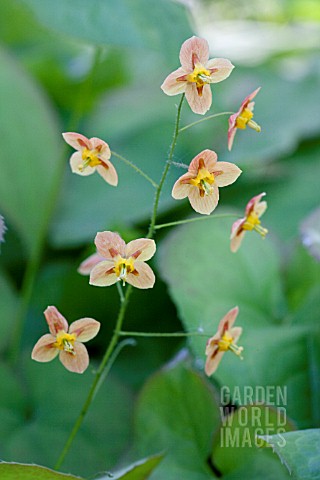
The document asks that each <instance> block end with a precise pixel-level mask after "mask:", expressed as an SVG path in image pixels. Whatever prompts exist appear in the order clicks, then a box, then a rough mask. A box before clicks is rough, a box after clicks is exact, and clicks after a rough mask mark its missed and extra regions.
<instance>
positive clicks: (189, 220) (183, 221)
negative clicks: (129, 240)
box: [154, 213, 239, 230]
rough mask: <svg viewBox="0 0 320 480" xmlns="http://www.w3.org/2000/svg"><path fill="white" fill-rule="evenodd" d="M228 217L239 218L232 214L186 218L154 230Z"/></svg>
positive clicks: (159, 226) (157, 226)
mask: <svg viewBox="0 0 320 480" xmlns="http://www.w3.org/2000/svg"><path fill="white" fill-rule="evenodd" d="M228 217H231V218H239V215H235V214H234V213H218V214H216V215H206V216H205V217H194V218H187V219H186V220H177V221H176V222H169V223H161V224H160V225H155V226H154V229H155V230H159V229H160V228H166V227H174V226H175V225H183V224H184V223H193V222H198V221H199V220H212V219H217V218H228Z"/></svg>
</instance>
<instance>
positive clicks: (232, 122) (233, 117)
mask: <svg viewBox="0 0 320 480" xmlns="http://www.w3.org/2000/svg"><path fill="white" fill-rule="evenodd" d="M237 116H238V114H237V113H234V114H233V115H231V116H230V117H229V129H228V150H229V151H231V149H232V145H233V141H234V137H235V136H236V133H237V127H236V121H237Z"/></svg>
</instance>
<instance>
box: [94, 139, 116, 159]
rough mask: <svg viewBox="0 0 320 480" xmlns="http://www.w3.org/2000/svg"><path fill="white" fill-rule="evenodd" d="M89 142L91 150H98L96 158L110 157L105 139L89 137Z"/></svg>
mask: <svg viewBox="0 0 320 480" xmlns="http://www.w3.org/2000/svg"><path fill="white" fill-rule="evenodd" d="M90 144H91V149H92V150H98V151H99V153H98V155H97V157H98V158H100V159H101V160H103V161H107V160H109V158H110V157H111V152H110V148H109V145H108V144H107V143H106V142H105V141H103V140H101V139H100V138H97V137H92V138H90Z"/></svg>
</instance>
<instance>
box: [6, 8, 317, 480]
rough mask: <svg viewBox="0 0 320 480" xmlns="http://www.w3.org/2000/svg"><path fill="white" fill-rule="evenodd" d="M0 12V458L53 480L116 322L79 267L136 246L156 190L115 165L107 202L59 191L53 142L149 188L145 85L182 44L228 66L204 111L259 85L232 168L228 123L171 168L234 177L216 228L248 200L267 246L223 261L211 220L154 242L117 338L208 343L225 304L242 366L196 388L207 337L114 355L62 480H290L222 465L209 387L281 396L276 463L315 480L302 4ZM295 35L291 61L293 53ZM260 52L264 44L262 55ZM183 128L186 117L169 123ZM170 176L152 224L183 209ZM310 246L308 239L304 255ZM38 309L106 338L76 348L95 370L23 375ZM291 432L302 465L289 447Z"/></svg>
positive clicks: (159, 77) (254, 452) (255, 467)
mask: <svg viewBox="0 0 320 480" xmlns="http://www.w3.org/2000/svg"><path fill="white" fill-rule="evenodd" d="M0 8H1V15H0V42H1V44H0V103H1V109H0V145H1V152H2V155H1V175H0V213H1V214H3V215H4V217H5V220H6V223H7V226H8V232H7V233H6V243H5V244H4V245H3V246H2V249H1V257H0V261H1V264H0V298H1V322H0V351H1V363H0V376H1V377H0V378H1V385H2V388H1V391H0V414H1V420H2V422H1V428H0V458H1V459H3V460H5V461H7V462H11V461H15V462H25V463H38V464H40V465H45V466H47V467H50V468H52V467H53V465H54V463H55V461H56V459H57V457H58V455H59V453H60V452H61V449H62V447H63V444H64V442H65V440H66V438H67V435H68V433H69V432H70V429H71V427H72V425H73V422H74V420H75V418H76V416H77V415H78V412H79V410H80V408H81V405H82V402H83V400H84V397H85V394H86V391H87V388H88V385H89V384H90V382H91V378H92V371H93V370H94V368H95V364H96V362H97V361H98V360H99V359H100V357H101V354H102V353H103V351H104V348H105V345H106V342H107V341H108V338H110V334H111V332H112V330H113V328H114V319H115V316H116V313H117V310H118V297H117V292H116V289H115V288H110V289H99V288H95V287H92V286H89V285H88V279H87V278H85V277H81V276H80V275H78V274H77V272H76V269H77V267H78V265H79V263H80V261H81V260H83V259H84V258H85V257H86V256H87V255H88V254H89V253H92V252H93V239H94V236H95V233H96V232H97V231H99V230H100V231H101V230H116V231H118V232H119V233H121V234H122V235H123V236H124V238H125V239H126V240H131V239H133V238H136V237H137V236H143V235H145V233H146V229H147V227H148V219H149V217H150V210H151V204H152V201H153V195H154V192H153V189H152V187H151V186H150V185H149V184H148V183H146V182H145V180H144V179H143V178H142V177H140V176H138V175H137V174H136V173H135V172H133V171H132V170H130V169H128V167H127V166H126V165H124V164H122V163H120V161H119V160H118V159H115V158H114V164H115V166H116V168H117V170H118V173H119V178H120V182H119V187H118V188H117V189H113V188H112V187H109V186H106V184H105V183H104V182H103V180H101V178H100V177H98V176H92V177H89V178H81V177H78V176H76V175H72V174H71V172H70V170H69V166H68V161H67V160H68V157H69V155H70V153H71V151H69V149H68V148H67V147H66V146H65V145H64V143H63V140H62V137H61V132H63V131H68V130H75V131H80V132H82V133H83V134H85V135H86V136H88V137H90V136H98V137H101V138H103V139H104V140H106V141H107V142H108V143H109V144H110V146H111V149H112V150H114V151H116V152H119V153H120V154H122V155H124V156H125V157H127V158H129V159H130V160H131V161H133V162H134V163H136V164H137V165H138V166H139V167H141V168H142V169H143V170H144V171H145V172H146V173H147V174H148V175H150V176H151V177H152V178H153V179H155V181H157V180H158V179H159V177H160V175H161V172H162V169H163V164H164V161H165V159H166V155H167V150H168V145H169V143H170V140H171V135H172V129H173V120H174V115H175V104H176V98H170V97H165V96H164V95H163V93H162V92H161V90H160V88H159V86H160V85H161V83H162V81H163V79H164V78H165V76H166V75H167V74H168V73H169V72H170V71H171V70H173V69H174V68H177V66H178V53H179V49H180V45H181V43H182V42H183V41H184V40H185V39H186V38H188V37H190V36H191V35H192V34H194V33H196V34H198V35H199V36H203V37H206V38H208V40H209V41H210V47H211V51H212V56H227V57H228V58H230V59H231V61H232V62H233V63H234V64H236V69H235V70H234V72H233V73H232V75H231V77H230V78H229V79H228V80H227V81H226V82H224V83H222V84H217V85H215V86H214V89H213V108H212V113H214V112H219V111H229V110H236V109H237V108H238V105H239V103H240V102H241V101H242V99H243V97H244V96H246V95H247V94H248V93H250V92H251V91H252V90H254V89H255V88H256V87H257V86H261V87H262V89H261V92H260V93H259V96H258V97H257V99H256V108H255V118H256V119H257V121H258V123H259V124H261V125H262V133H261V134H260V135H258V134H256V133H255V132H251V131H246V132H243V133H242V132H241V133H239V134H238V135H237V137H236V140H235V145H234V149H233V151H232V153H229V152H227V146H226V131H227V121H226V118H227V117H221V118H219V119H216V120H214V121H212V122H211V121H209V122H205V123H203V124H200V125H198V126H196V127H195V128H193V129H190V130H188V133H182V134H181V136H180V137H179V142H178V148H177V150H176V154H175V157H176V158H175V160H176V161H180V162H183V163H189V161H190V160H191V159H192V157H193V156H194V155H195V154H197V153H198V152H199V151H200V150H203V149H204V148H211V149H214V150H215V151H217V153H218V156H219V159H220V160H225V161H234V162H235V163H237V164H238V165H239V166H240V168H241V169H242V170H243V174H242V176H241V177H240V179H239V181H238V182H237V183H236V184H235V185H233V186H232V187H230V188H226V189H223V191H222V193H221V204H222V207H218V210H217V212H218V213H219V211H220V212H225V211H239V213H241V212H242V210H243V208H244V206H245V204H246V203H247V201H248V199H249V198H250V197H251V196H252V195H255V194H257V193H260V192H262V191H266V192H267V194H268V195H267V200H268V203H269V209H268V211H267V213H266V215H265V217H264V223H265V226H267V228H268V229H269V231H270V234H269V236H268V238H267V239H266V240H265V241H264V242H262V241H261V239H260V238H257V237H254V235H252V236H247V237H246V239H245V242H244V244H243V247H242V249H241V250H240V251H239V252H238V253H237V255H233V254H231V253H230V252H229V245H228V237H229V230H230V222H227V221H221V220H214V219H212V220H208V221H206V222H199V223H196V224H192V225H186V226H182V227H179V228H176V229H175V230H172V231H169V230H161V232H159V233H158V234H157V238H156V240H157V244H158V246H159V253H158V255H157V257H156V260H155V261H154V262H153V265H152V266H153V268H154V269H155V270H156V272H157V283H156V287H155V288H154V289H153V290H152V291H150V292H135V293H134V295H133V297H132V303H131V307H130V309H129V314H128V317H127V319H126V324H125V327H126V329H127V330H141V331H154V332H161V331H162V332H164V331H166V332H170V331H172V332H173V331H180V330H181V329H182V328H184V329H186V330H187V331H196V330H198V329H199V327H201V328H202V329H203V330H204V331H205V332H207V333H208V336H210V335H212V334H213V333H214V332H215V330H216V325H217V323H218V321H219V319H220V318H221V317H222V316H223V315H224V314H225V312H226V311H227V310H228V309H229V308H231V307H233V306H234V305H236V304H237V305H239V307H240V316H239V324H240V325H242V326H243V327H244V329H245V330H244V335H243V342H242V343H243V346H244V347H245V350H244V352H245V360H244V361H243V362H239V361H238V360H237V359H236V358H230V357H231V355H230V356H229V357H228V355H226V356H225V357H226V358H225V359H224V361H223V363H222V364H221V366H220V368H219V370H218V372H217V375H215V376H214V380H208V379H205V378H204V375H203V373H202V367H203V362H204V347H205V339H204V337H194V338H192V340H190V342H184V341H182V340H181V339H180V340H179V339H173V338H171V339H169V338H167V339H166V338H162V339H139V341H138V342H137V346H136V347H134V348H126V349H125V350H123V352H122V353H121V355H120V357H119V358H118V359H117V362H116V363H115V365H114V368H113V372H112V378H109V379H108V381H107V382H106V383H105V384H103V385H102V386H101V389H100V391H99V392H98V395H97V398H96V399H95V402H94V405H93V408H92V409H91V410H90V413H89V415H88V418H87V419H86V422H85V424H84V425H83V428H82V430H81V432H80V434H79V436H78V437H77V439H76V441H75V444H74V446H73V448H72V450H71V451H70V454H69V455H68V457H67V459H66V462H65V464H64V466H63V470H64V471H66V472H72V473H73V474H74V475H81V476H82V477H86V478H92V477H93V476H94V475H96V474H97V473H99V475H100V476H102V475H107V473H106V472H108V471H109V470H113V471H116V470H118V474H117V476H116V478H128V480H129V479H130V480H131V479H132V480H134V479H136V480H139V479H142V478H148V477H147V476H150V475H151V476H150V478H151V479H154V480H161V479H163V478H166V479H168V480H170V479H171V478H172V480H174V479H177V478H182V477H183V478H184V479H185V480H204V479H210V478H215V476H217V475H219V474H220V473H222V474H223V476H224V477H225V478H226V479H230V480H232V479H233V478H234V479H235V478H246V480H248V479H249V480H250V479H251V478H252V479H256V478H262V476H263V478H270V479H271V478H277V479H278V478H279V479H280V478H287V477H288V473H287V470H286V468H285V467H284V466H283V465H282V464H281V462H279V461H278V459H277V457H276V456H274V455H273V454H272V453H271V449H265V450H264V451H263V453H262V450H261V449H255V448H250V449H248V448H247V449H243V450H242V449H240V450H236V452H234V451H233V452H230V451H229V452H228V451H222V449H221V448H219V446H218V443H219V442H218V440H217V438H218V437H217V435H218V433H217V432H218V431H219V428H220V424H221V418H220V411H219V386H221V385H229V386H230V388H232V387H233V386H237V385H240V386H242V385H252V386H255V385H279V386H287V388H288V405H287V415H288V417H289V423H288V426H287V428H288V430H292V429H294V428H298V429H308V430H305V433H300V432H295V433H294V432H293V433H288V434H287V435H288V449H287V450H284V451H283V458H284V459H285V463H287V464H288V465H289V467H290V465H291V462H292V466H291V467H290V468H291V470H292V471H293V472H294V474H295V475H296V476H297V478H304V479H307V478H320V473H319V471H320V467H319V463H317V462H318V460H317V458H318V457H317V454H316V447H314V446H315V445H318V444H319V438H318V437H319V435H318V433H315V432H318V431H317V430H315V429H316V428H317V427H318V428H319V427H320V425H319V423H320V418H319V411H318V408H317V405H319V401H320V384H319V378H320V375H319V373H320V354H319V347H320V332H319V321H318V320H319V313H320V311H319V300H318V299H319V292H320V267H319V263H317V260H316V259H315V258H314V257H313V256H312V255H311V254H310V253H309V251H308V250H307V249H306V248H305V246H303V244H302V242H301V233H300V229H301V225H302V222H303V221H304V219H305V218H307V217H308V215H310V213H311V212H312V211H313V210H314V209H315V208H316V207H317V206H318V204H319V192H318V178H319V175H320V167H319V165H320V163H319V154H320V141H319V131H320V115H319V107H318V104H317V102H316V98H317V92H318V91H319V87H320V62H319V48H318V45H319V42H317V41H316V39H319V37H320V33H319V32H320V28H319V23H317V21H319V18H320V16H319V5H318V3H317V2H316V1H312V0H309V1H308V2H305V1H302V0H295V1H294V2H289V1H282V2H267V4H266V2H260V1H259V2H255V5H254V8H251V7H250V10H248V8H247V2H236V3H235V2H234V1H232V0H228V1H223V2H222V1H215V2H212V1H206V2H195V5H194V8H193V10H192V11H191V12H190V11H189V10H187V8H186V7H184V6H183V5H182V4H179V3H176V2H172V1H170V0H161V1H160V0H157V1H155V2H150V1H148V0H137V1H135V2H131V1H130V0H121V1H117V2H106V1H103V0H90V2H88V1H86V0H68V1H66V0H61V1H60V0H59V1H55V2H54V3H53V2H51V1H49V0H2V2H1V7H0ZM241 26H242V27H241ZM240 27H241V28H242V30H241V28H240ZM298 27H299V28H300V29H301V30H300V31H299V32H300V34H301V35H302V36H301V35H300V37H299V38H300V39H301V38H302V41H301V40H299V45H298V44H297V43H296V42H294V41H290V39H291V38H293V37H294V35H293V28H298ZM268 29H269V30H268ZM230 32H232V34H231V35H230ZM239 32H240V33H239ZM241 32H242V34H241ZM264 32H273V34H271V35H270V36H267V37H264ZM241 35H242V36H241ZM292 35H293V37H292ZM226 37H227V38H229V40H228V42H227V41H225V42H223V39H225V38H226ZM252 38H254V40H255V41H254V42H253V41H251V42H250V39H252ZM265 38H268V39H271V38H273V39H275V40H276V42H275V43H276V47H275V46H274V44H273V43H272V41H271V40H270V42H268V41H265ZM239 39H240V40H242V41H243V43H241V42H240V43H239ZM288 39H289V40H288ZM239 45H240V46H241V45H242V48H239ZM260 45H263V48H262V47H261V48H260ZM228 49H229V50H228ZM194 120H195V118H194V115H193V114H192V113H191V111H190V110H189V108H188V106H184V109H183V124H187V123H189V122H192V121H194ZM180 174H181V170H180V169H177V168H176V167H173V168H172V169H171V172H170V175H169V177H168V180H167V184H166V188H165V189H164V192H163V195H162V198H161V219H160V220H161V222H162V221H163V222H165V221H172V220H176V219H181V218H184V217H186V216H188V215H189V214H190V213H191V209H190V206H189V204H188V203H187V202H174V201H173V200H172V199H171V196H170V191H171V188H172V185H173V183H174V181H175V180H176V179H177V177H178V176H179V175H180ZM308 235H309V234H308ZM317 235H319V232H317V231H316V233H315V234H314V235H313V236H311V237H310V235H309V237H308V236H307V238H305V242H306V243H308V244H309V245H310V244H314V243H315V242H317V241H318V242H319V240H316V239H317V238H318V237H317ZM41 245H44V251H43V255H42V260H41V264H40V269H39V272H38V274H37V277H36V283H35V288H34V289H33V294H32V298H31V301H30V305H29V307H28V312H27V320H26V322H25V326H24V330H23V342H22V344H23V345H22V353H21V356H20V357H19V361H18V362H16V363H15V364H14V365H13V364H12V362H11V363H10V362H9V361H8V358H9V357H10V355H9V351H10V346H11V344H12V342H13V341H14V338H12V331H13V329H14V324H15V319H16V316H17V310H18V306H19V299H20V297H21V286H22V283H23V275H24V272H25V269H26V265H27V264H28V262H29V261H30V258H34V257H35V256H37V255H38V253H39V251H40V250H41ZM168 293H169V295H168ZM47 305H56V306H57V307H58V308H59V310H61V312H62V313H63V314H64V315H65V316H66V318H68V320H70V321H73V320H76V319H78V318H80V317H84V316H92V317H94V318H96V319H97V320H99V321H100V322H101V323H102V330H101V333H100V335H99V336H98V338H97V339H95V340H94V341H93V342H92V343H91V344H90V345H89V349H90V354H91V358H92V363H91V369H89V371H88V372H87V373H86V374H85V375H84V376H81V377H76V378H75V376H73V375H71V374H69V373H68V372H65V371H64V370H63V368H62V366H61V365H60V364H59V362H54V363H52V364H50V365H39V364H35V363H32V361H31V359H30V351H31V348H32V346H33V344H34V343H35V341H36V340H37V339H38V337H39V336H40V335H42V334H43V333H44V332H45V330H46V325H45V323H44V318H43V314H42V312H43V311H44V309H45V308H46V307H47ZM241 340H242V339H241ZM159 369H161V370H160V371H159ZM155 432H156V435H155ZM303 432H304V430H303ZM294 435H296V436H294ZM300 435H302V436H303V438H304V439H306V438H307V440H305V441H306V442H307V445H309V447H308V449H306V448H305V447H304V446H303V447H301V442H302V440H300V438H302V437H300ZM304 435H305V436H304ZM308 435H310V439H311V440H310V439H309V437H308ZM289 436H290V437H289ZM289 439H290V440H289ZM291 439H293V440H292V441H291ZM271 443H272V442H271ZM313 447H314V448H315V450H314V451H312V449H313ZM295 449H298V451H299V452H300V454H301V455H299V456H296V455H295V453H294V452H295V451H296V450H295ZM79 451H80V452H81V459H80V460H79ZM159 452H164V453H166V455H165V457H164V459H162V458H160V457H159V458H158V457H152V455H154V454H156V453H159ZM308 452H310V459H309V457H308V455H309V453H308ZM150 455H151V457H150V459H148V457H149V456H150ZM306 457H307V458H308V460H305V458H306ZM141 458H145V461H143V462H142V463H141V464H138V465H135V464H134V462H136V461H137V460H138V459H141ZM297 458H299V461H300V464H301V465H296V461H297ZM130 462H131V463H133V466H132V467H131V468H130V469H129V470H127V465H128V463H130ZM159 462H160V463H159ZM306 462H309V463H308V465H309V466H308V467H305V465H306ZM158 463H159V465H158ZM0 467H2V468H3V473H2V474H1V475H3V478H8V479H9V480H10V479H11V478H15V477H14V476H13V475H16V474H17V471H16V470H15V468H18V467H16V466H14V465H13V466H7V465H6V464H3V465H0ZM290 468H289V469H290ZM119 472H120V473H119ZM34 473H35V472H33V471H32V472H31V475H33V474H34ZM38 473H39V472H37V474H38ZM28 474H30V472H29V473H28V472H27V473H26V476H25V477H23V478H26V479H27V478H29V477H28V476H27V475H28ZM42 474H43V476H42V477H41V476H40V474H39V478H44V479H45V478H48V477H46V475H47V473H46V472H42ZM5 475H7V477H5ZM10 475H11V476H10ZM311 475H313V476H311ZM21 478H22V477H21ZM50 478H51V477H50ZM58 478H59V477H58V476H57V479H58ZM61 478H68V477H61ZM104 478H108V477H106V476H104Z"/></svg>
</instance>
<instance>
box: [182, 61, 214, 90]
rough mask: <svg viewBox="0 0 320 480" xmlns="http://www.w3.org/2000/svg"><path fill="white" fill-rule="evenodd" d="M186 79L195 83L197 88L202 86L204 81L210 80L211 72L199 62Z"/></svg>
mask: <svg viewBox="0 0 320 480" xmlns="http://www.w3.org/2000/svg"><path fill="white" fill-rule="evenodd" d="M187 81H188V82H191V83H196V84H197V88H199V87H203V85H205V84H206V83H210V82H211V72H210V70H207V69H206V68H204V67H203V66H202V65H201V64H197V65H196V66H195V67H194V70H193V72H192V73H189V75H187Z"/></svg>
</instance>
